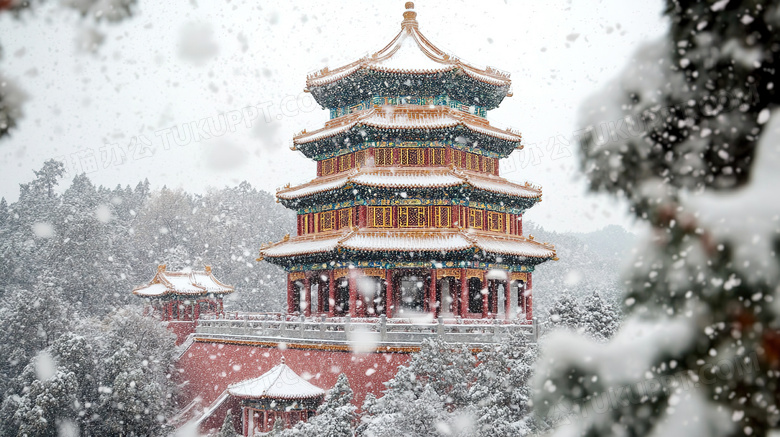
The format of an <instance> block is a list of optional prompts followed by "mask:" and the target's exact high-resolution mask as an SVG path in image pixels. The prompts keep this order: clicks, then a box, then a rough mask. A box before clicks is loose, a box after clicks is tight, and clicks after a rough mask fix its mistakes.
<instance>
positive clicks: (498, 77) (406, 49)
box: [306, 2, 511, 88]
mask: <svg viewBox="0 0 780 437" xmlns="http://www.w3.org/2000/svg"><path fill="white" fill-rule="evenodd" d="M410 3H411V2H409V3H407V7H406V9H407V11H406V12H405V13H404V20H403V21H402V23H401V31H400V32H399V33H398V34H397V35H396V36H395V38H393V39H392V41H390V43H389V44H387V45H386V46H385V47H384V48H383V49H381V50H379V51H378V52H376V53H374V54H372V55H371V56H365V57H363V58H361V59H358V60H357V61H355V62H352V63H350V64H347V65H344V66H342V67H339V68H335V69H333V70H329V69H328V68H323V69H322V70H319V71H317V72H316V73H313V74H310V75H309V77H307V80H306V85H307V87H309V88H313V87H318V86H323V85H327V84H330V83H333V82H336V81H339V80H341V79H343V78H345V77H348V76H350V75H352V74H354V73H355V72H357V71H360V70H374V71H381V72H387V73H399V74H435V73H443V72H447V71H452V70H460V71H462V72H463V73H464V74H466V75H467V76H468V77H470V78H472V79H475V80H477V81H480V82H483V83H486V84H489V85H494V86H506V87H508V86H509V85H510V84H511V80H510V78H509V74H508V73H504V72H501V71H499V70H497V69H494V68H491V67H486V68H484V69H482V68H479V67H475V66H473V65H470V64H469V63H467V62H465V61H463V60H461V59H459V58H458V57H456V56H453V55H451V54H448V53H445V52H444V51H443V50H441V49H439V48H438V47H436V46H435V45H433V43H432V42H431V41H430V40H428V38H426V37H425V36H424V35H423V34H422V33H421V32H420V29H419V26H418V23H417V20H416V16H417V13H416V12H414V11H413V8H414V5H413V4H410Z"/></svg>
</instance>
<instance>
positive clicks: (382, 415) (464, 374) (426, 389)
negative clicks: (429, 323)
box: [361, 339, 476, 437]
mask: <svg viewBox="0 0 780 437" xmlns="http://www.w3.org/2000/svg"><path fill="white" fill-rule="evenodd" d="M475 363H476V362H475V359H474V356H473V355H472V353H471V351H469V350H468V348H466V347H465V346H463V345H453V344H448V343H445V342H443V341H441V340H439V339H427V340H425V341H423V343H422V345H421V347H420V351H419V352H417V353H415V354H413V355H412V359H411V361H410V362H409V364H407V365H405V366H400V367H399V368H398V372H396V375H395V377H393V379H391V380H390V381H388V382H386V383H385V386H386V387H387V390H385V392H384V393H383V395H382V396H381V397H380V398H378V399H374V398H370V403H369V404H365V405H364V406H363V415H362V417H361V422H362V423H361V430H362V432H363V433H364V434H365V435H368V436H377V437H379V436H385V435H386V436H390V435H399V433H400V434H404V432H402V431H399V430H406V431H405V432H408V433H409V434H410V435H436V434H435V431H431V429H434V430H435V428H431V429H429V428H428V427H430V426H433V425H438V426H445V427H450V428H452V433H455V432H456V431H458V430H457V429H455V428H457V425H455V424H453V423H449V422H450V419H452V418H453V417H454V416H453V415H452V414H450V412H452V411H456V410H462V409H464V408H466V407H468V406H469V404H470V401H469V387H470V385H471V380H470V378H471V376H472V371H473V369H474V366H475ZM434 398H435V402H433V401H432V400H433V399H434ZM436 408H439V409H441V411H435V409H436ZM461 412H462V411H461ZM421 414H423V415H425V416H426V417H428V418H430V419H431V420H434V422H429V423H427V424H423V423H419V420H421V419H420V417H421V416H420V415H421ZM448 423H449V424H448ZM427 432H430V434H426V433H427Z"/></svg>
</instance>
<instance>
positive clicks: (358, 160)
mask: <svg viewBox="0 0 780 437" xmlns="http://www.w3.org/2000/svg"><path fill="white" fill-rule="evenodd" d="M365 164H366V151H365V150H359V151H357V152H355V167H358V166H360V167H362V166H364V165H365Z"/></svg>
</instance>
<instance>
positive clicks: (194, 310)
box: [133, 264, 233, 345]
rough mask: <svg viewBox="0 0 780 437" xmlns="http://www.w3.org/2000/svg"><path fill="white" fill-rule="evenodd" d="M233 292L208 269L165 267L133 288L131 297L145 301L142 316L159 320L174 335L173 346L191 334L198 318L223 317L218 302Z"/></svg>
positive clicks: (158, 269) (208, 267)
mask: <svg viewBox="0 0 780 437" xmlns="http://www.w3.org/2000/svg"><path fill="white" fill-rule="evenodd" d="M232 292H233V287H232V286H231V285H225V284H223V283H222V282H220V281H219V280H218V279H217V278H215V277H214V275H213V274H212V273H211V266H205V268H204V270H203V271H196V270H182V271H178V272H171V271H168V270H166V269H165V264H162V265H160V266H158V267H157V273H156V274H155V275H154V277H153V278H152V280H151V281H149V283H148V284H146V285H142V286H140V287H136V288H134V289H133V294H135V295H136V296H141V297H144V298H146V300H147V302H148V306H147V307H146V308H144V314H148V315H152V316H155V317H159V318H160V320H162V321H163V322H165V323H166V324H167V326H168V329H169V330H170V331H171V332H173V333H174V334H176V344H177V345H178V344H181V343H183V342H184V341H185V340H186V338H187V336H188V335H190V334H192V333H193V332H195V328H196V327H197V324H198V319H199V318H200V317H201V315H212V316H215V317H216V316H219V315H221V314H224V309H223V305H222V300H223V298H224V297H225V295H228V294H230V293H232Z"/></svg>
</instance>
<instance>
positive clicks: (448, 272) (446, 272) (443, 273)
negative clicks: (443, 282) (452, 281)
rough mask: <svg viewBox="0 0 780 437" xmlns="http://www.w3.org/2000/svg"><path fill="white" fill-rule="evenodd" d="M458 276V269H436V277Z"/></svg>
mask: <svg viewBox="0 0 780 437" xmlns="http://www.w3.org/2000/svg"><path fill="white" fill-rule="evenodd" d="M441 278H460V269H436V279H441Z"/></svg>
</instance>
